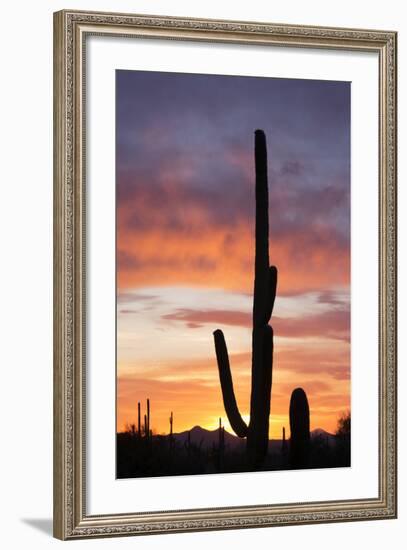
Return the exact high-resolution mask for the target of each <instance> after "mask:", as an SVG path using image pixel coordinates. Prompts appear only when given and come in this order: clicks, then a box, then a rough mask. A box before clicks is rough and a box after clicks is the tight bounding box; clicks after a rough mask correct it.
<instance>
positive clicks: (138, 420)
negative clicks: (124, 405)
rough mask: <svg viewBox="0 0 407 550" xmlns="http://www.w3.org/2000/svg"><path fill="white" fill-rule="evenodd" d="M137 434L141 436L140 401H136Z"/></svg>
mask: <svg viewBox="0 0 407 550" xmlns="http://www.w3.org/2000/svg"><path fill="white" fill-rule="evenodd" d="M137 416H138V418H137V435H138V437H139V438H141V404H140V401H139V402H138V403H137Z"/></svg>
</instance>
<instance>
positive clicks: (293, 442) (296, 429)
mask: <svg viewBox="0 0 407 550" xmlns="http://www.w3.org/2000/svg"><path fill="white" fill-rule="evenodd" d="M290 430H291V437H290V465H291V467H292V468H306V467H307V465H308V461H309V450H310V431H309V405H308V399H307V394H306V393H305V391H304V390H303V389H302V388H296V389H295V390H294V391H293V392H292V394H291V399H290Z"/></svg>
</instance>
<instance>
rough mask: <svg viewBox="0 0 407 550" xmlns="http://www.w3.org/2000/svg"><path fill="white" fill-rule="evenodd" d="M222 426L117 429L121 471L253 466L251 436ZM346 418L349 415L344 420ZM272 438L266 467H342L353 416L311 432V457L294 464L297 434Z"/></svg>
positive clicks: (147, 473)
mask: <svg viewBox="0 0 407 550" xmlns="http://www.w3.org/2000/svg"><path fill="white" fill-rule="evenodd" d="M219 420H220V421H219V428H218V429H217V430H213V431H210V430H204V429H203V428H200V427H198V426H196V427H194V428H193V429H191V430H189V431H186V432H181V433H172V434H171V433H169V434H167V435H159V434H154V432H153V431H152V430H150V437H148V438H147V437H145V436H144V434H143V433H142V436H141V437H140V436H139V435H138V433H137V430H135V429H133V428H134V425H133V426H132V425H129V426H127V428H126V431H124V432H121V433H118V434H117V477H118V478H128V477H158V476H173V475H191V474H215V473H233V472H246V471H252V470H253V468H252V467H251V465H250V464H248V462H247V456H246V446H245V442H244V441H243V440H241V439H239V438H237V437H235V436H233V435H232V434H230V433H228V432H226V431H225V428H224V427H223V426H222V422H221V419H219ZM344 420H345V421H344ZM282 435H283V438H282V439H278V440H270V441H269V444H268V453H267V455H266V457H265V459H264V461H263V464H262V467H261V470H262V471H269V470H292V469H297V468H309V469H312V468H338V467H345V466H350V416H349V415H343V416H341V417H340V419H339V420H338V428H337V430H336V432H335V434H330V433H327V432H325V431H324V430H314V431H313V432H311V433H310V437H309V442H308V449H307V463H306V464H304V463H301V464H300V465H299V466H297V465H293V463H292V460H293V459H292V456H291V452H290V451H289V448H290V445H291V440H290V439H288V440H286V439H285V429H283V434H282Z"/></svg>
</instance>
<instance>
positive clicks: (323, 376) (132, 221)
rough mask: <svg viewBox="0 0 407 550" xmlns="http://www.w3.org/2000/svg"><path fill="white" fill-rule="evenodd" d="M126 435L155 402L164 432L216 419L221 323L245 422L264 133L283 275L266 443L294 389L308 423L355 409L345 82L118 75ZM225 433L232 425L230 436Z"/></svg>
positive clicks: (331, 426)
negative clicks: (216, 337) (303, 396)
mask: <svg viewBox="0 0 407 550" xmlns="http://www.w3.org/2000/svg"><path fill="white" fill-rule="evenodd" d="M116 114H117V120H116V162H117V377H118V378H117V429H118V430H119V431H120V430H122V429H124V427H125V425H126V424H127V423H128V424H130V423H133V422H136V415H137V402H138V401H141V402H142V408H143V411H142V412H143V414H144V408H145V401H146V399H147V398H150V402H151V427H152V428H153V431H154V432H158V433H167V432H168V431H169V421H168V418H169V416H170V413H171V411H173V413H174V432H179V431H183V430H186V429H190V428H192V427H193V426H195V425H201V426H203V427H205V428H210V429H214V428H215V427H216V426H217V424H218V419H219V417H222V420H223V423H224V425H225V426H226V429H229V428H228V427H229V424H228V422H227V417H226V413H225V411H224V407H223V402H222V395H221V390H220V384H219V378H218V369H217V363H216V357H215V349H214V343H213V336H212V333H213V331H214V330H215V329H217V328H220V329H222V330H223V332H224V334H225V338H226V342H227V345H228V349H229V355H230V361H231V368H232V374H233V380H234V387H235V391H236V394H237V401H238V405H239V408H240V411H241V413H242V416H243V417H244V418H245V419H246V420H248V413H249V403H250V381H251V326H252V321H251V312H252V292H253V273H254V206H255V204H254V130H255V129H256V128H262V129H263V130H264V131H265V132H266V136H267V144H268V160H269V205H270V208H269V217H270V261H271V263H273V264H274V265H276V266H277V268H278V270H279V281H278V288H277V297H276V302H275V308H274V312H273V316H272V319H271V322H270V324H271V325H272V326H273V328H274V334H275V338H274V349H275V351H274V367H273V386H272V397H271V416H270V437H273V438H280V437H281V431H282V427H283V426H285V427H286V429H287V434H289V421H288V408H289V400H290V395H291V392H292V390H293V389H294V388H296V387H298V386H301V387H303V388H304V389H305V391H306V393H307V395H308V400H309V405H310V412H311V429H314V428H324V429H326V430H327V431H331V432H333V431H334V430H335V427H336V423H337V419H338V416H339V415H340V414H341V413H342V412H344V411H346V410H349V408H350V84H349V83H348V82H331V81H315V80H314V81H313V80H294V79H272V78H256V77H238V76H218V75H194V74H177V73H156V72H142V71H117V72H116ZM229 431H231V430H229Z"/></svg>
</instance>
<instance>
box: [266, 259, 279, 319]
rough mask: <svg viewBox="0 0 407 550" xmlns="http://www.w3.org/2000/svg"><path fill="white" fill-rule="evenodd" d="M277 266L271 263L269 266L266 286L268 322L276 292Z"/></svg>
mask: <svg viewBox="0 0 407 550" xmlns="http://www.w3.org/2000/svg"><path fill="white" fill-rule="evenodd" d="M277 275H278V272H277V268H276V266H275V265H271V266H270V268H269V288H268V296H267V313H266V315H267V317H266V319H267V321H266V323H268V322H269V321H270V318H271V314H272V313H273V309H274V301H275V299H276V292H277Z"/></svg>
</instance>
